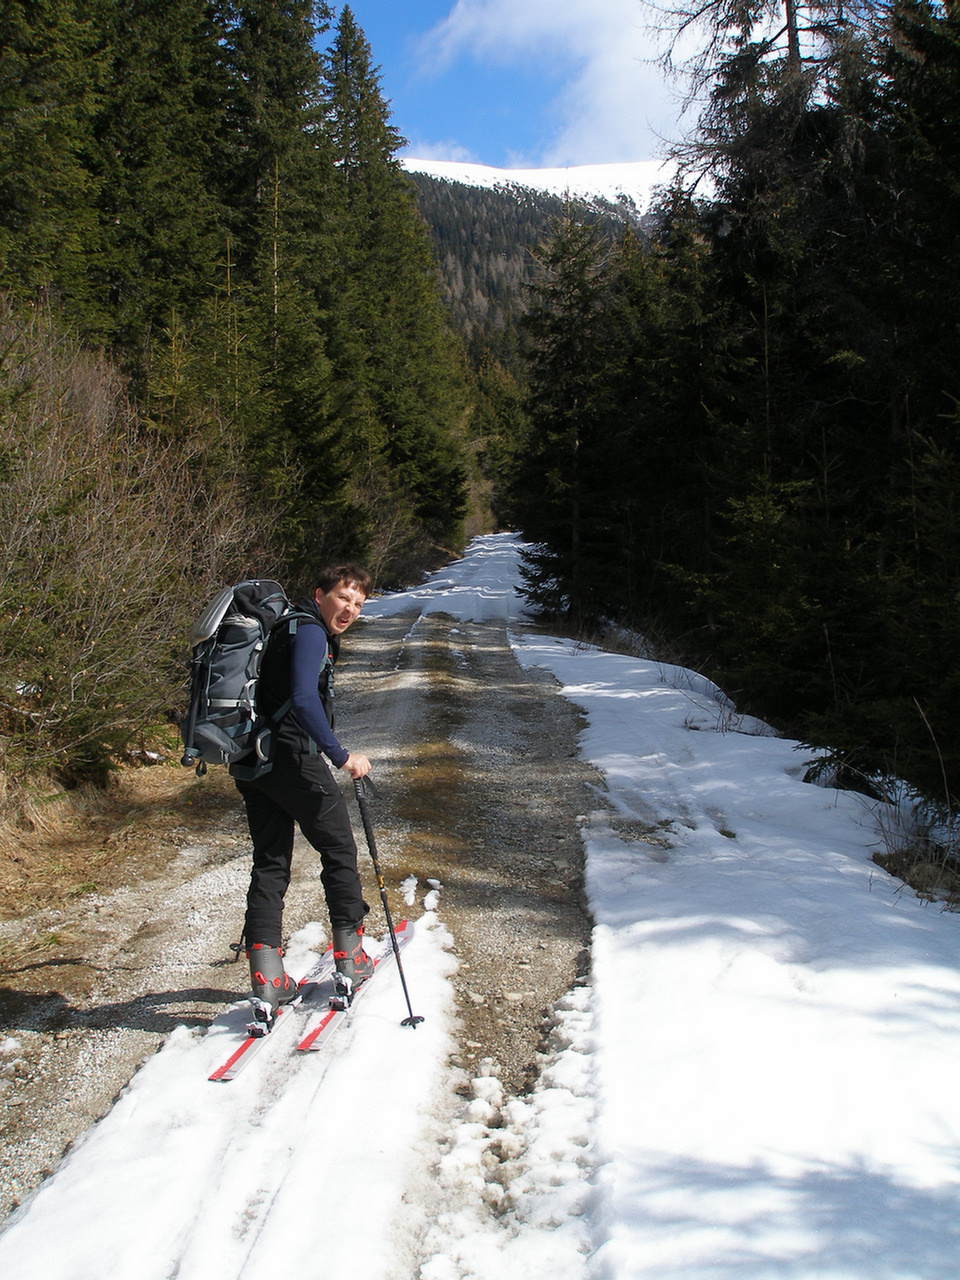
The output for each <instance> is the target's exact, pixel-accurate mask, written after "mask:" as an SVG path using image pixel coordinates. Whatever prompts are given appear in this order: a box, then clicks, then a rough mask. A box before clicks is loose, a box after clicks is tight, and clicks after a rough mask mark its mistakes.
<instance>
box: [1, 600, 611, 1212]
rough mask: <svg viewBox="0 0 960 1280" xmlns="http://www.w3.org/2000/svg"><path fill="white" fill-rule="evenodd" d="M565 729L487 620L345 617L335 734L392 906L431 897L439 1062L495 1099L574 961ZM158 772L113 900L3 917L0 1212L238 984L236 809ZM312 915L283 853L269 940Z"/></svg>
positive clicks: (573, 723)
mask: <svg viewBox="0 0 960 1280" xmlns="http://www.w3.org/2000/svg"><path fill="white" fill-rule="evenodd" d="M580 725H581V722H580V718H579V715H578V713H577V711H576V710H575V709H574V708H573V707H572V706H571V705H570V704H569V703H568V702H566V701H564V700H563V699H562V698H561V697H560V696H559V693H558V692H557V687H556V684H555V682H554V681H553V679H552V677H551V676H549V675H548V674H547V673H546V672H542V671H538V670H531V671H523V670H522V669H521V668H520V666H519V665H518V664H517V662H516V661H515V659H514V657H513V656H512V653H511V651H510V646H509V643H508V641H507V636H506V628H505V626H504V624H503V623H498V622H484V623H482V624H475V623H464V622H458V621H454V620H453V619H451V618H450V617H448V616H446V615H443V614H430V615H427V616H420V615H419V614H417V613H415V612H414V613H410V614H402V615H398V616H396V617H393V618H384V619H375V620H372V621H362V622H360V623H358V624H357V625H356V626H355V628H354V629H353V630H352V631H351V632H350V633H349V634H348V636H347V637H346V639H345V642H344V656H343V661H342V663H341V668H340V670H339V671H338V677H337V729H338V733H339V735H340V737H341V740H342V741H343V743H344V745H345V746H347V747H348V748H349V749H350V750H353V751H363V752H365V753H366V754H367V755H368V756H369V757H370V758H371V760H372V762H373V765H374V773H373V780H374V782H375V784H376V788H377V794H376V797H375V798H374V799H373V800H372V801H371V814H372V816H373V820H374V827H375V832H376V837H377V845H378V850H379V854H380V861H381V865H382V871H383V874H384V879H385V882H386V885H387V889H388V893H389V895H390V903H391V911H392V912H393V914H394V917H395V918H399V917H400V916H402V915H406V914H413V915H414V916H415V915H416V914H417V913H418V911H419V910H420V908H419V906H417V907H415V908H414V909H413V910H412V912H411V909H410V908H409V907H408V906H407V904H406V902H405V901H404V899H403V897H402V896H401V893H400V885H401V884H402V883H403V882H404V881H405V880H407V878H408V877H410V876H415V877H416V878H417V880H418V885H419V887H418V893H417V901H418V902H422V899H423V894H424V892H425V891H426V890H427V881H428V880H436V881H438V882H439V883H440V885H441V886H442V887H441V888H440V891H439V892H440V903H439V912H440V916H441V919H442V920H443V921H444V923H445V924H446V926H447V927H448V929H449V930H450V932H451V934H452V936H453V939H454V952H455V954H456V956H457V958H458V961H459V967H458V970H457V972H456V974H455V976H454V979H453V981H454V984H455V988H456V994H457V1005H458V1014H459V1024H460V1025H459V1046H458V1057H457V1058H455V1059H454V1062H455V1065H459V1066H462V1067H464V1068H466V1069H467V1070H468V1071H469V1069H470V1067H471V1064H472V1063H474V1062H479V1061H480V1060H481V1059H484V1058H492V1059H494V1060H495V1061H496V1062H497V1063H499V1064H500V1078H501V1080H502V1081H503V1082H504V1084H505V1085H506V1086H507V1088H508V1089H510V1090H514V1091H521V1090H523V1089H524V1088H525V1087H527V1086H528V1085H529V1084H530V1083H531V1082H532V1080H533V1079H534V1078H535V1072H536V1062H537V1058H536V1054H537V1049H538V1047H539V1045H540V1041H541V1034H542V1022H543V1015H544V1013H545V1011H546V1010H547V1008H548V1006H549V1005H550V1004H551V1003H552V1002H553V1001H554V1000H556V999H557V998H559V997H560V996H561V995H562V994H563V993H564V992H565V991H566V990H568V989H569V987H570V986H571V985H572V984H573V983H574V982H575V981H576V979H577V977H578V975H580V974H582V972H583V970H584V968H585V966H586V964H587V963H588V951H587V947H588V938H589V928H590V920H589V918H588V915H587V911H586V907H585V901H584V895H583V886H582V871H583V859H582V847H581V842H580V836H579V825H578V817H579V816H580V815H583V814H586V813H588V812H589V811H590V810H592V809H596V808H598V807H600V806H602V804H603V801H602V789H601V788H600V781H599V778H598V777H597V776H596V775H595V774H594V773H593V771H592V770H591V769H590V767H589V766H588V765H586V764H584V763H583V762H582V761H581V760H580V759H579V758H578V756H577V753H576V742H577V734H578V731H579V728H580ZM175 768H177V766H176V765H175V763H174V762H168V763H166V764H159V765H157V766H155V767H154V768H153V769H150V770H146V771H145V773H146V774H147V775H151V776H152V777H154V778H157V779H160V781H158V782H156V783H154V784H153V785H152V787H151V786H150V785H147V786H145V788H143V789H142V794H144V795H147V796H148V797H149V795H150V794H151V792H152V793H153V794H154V795H155V796H156V806H155V808H154V811H152V812H150V813H143V814H142V815H141V816H140V818H139V819H137V817H136V816H134V817H133V818H132V819H131V820H130V822H128V824H127V826H126V829H125V835H124V839H125V842H126V845H127V847H128V848H132V849H133V852H131V853H130V854H129V856H127V857H126V859H125V860H124V861H122V863H121V864H120V865H121V866H122V883H118V884H117V887H116V888H115V889H113V890H112V891H111V892H109V893H105V892H96V893H86V894H81V895H79V896H76V897H72V898H70V899H67V900H64V901H62V902H58V903H57V904H56V905H55V906H46V907H43V908H41V909H38V910H35V911H34V912H32V913H31V914H30V915H29V916H27V917H23V918H19V919H13V920H7V921H4V922H0V956H2V958H3V967H2V970H0V1125H2V1133H0V1138H2V1154H0V1216H2V1215H6V1214H7V1213H9V1212H10V1211H11V1210H12V1209H13V1208H14V1207H15V1206H16V1205H17V1204H18V1203H19V1202H20V1201H21V1200H22V1199H23V1197H24V1196H25V1195H26V1194H28V1193H29V1192H30V1191H31V1190H32V1189H33V1188H34V1187H35V1186H36V1185H37V1184H38V1183H39V1182H40V1181H41V1180H42V1179H43V1178H44V1177H45V1176H47V1175H48V1174H49V1173H50V1172H51V1171H52V1170H53V1168H54V1167H55V1166H56V1164H57V1162H58V1161H59V1159H60V1158H61V1156H62V1155H63V1153H64V1152H65V1150H66V1149H67V1148H68V1147H69V1145H70V1143H71V1142H72V1141H73V1140H74V1139H76V1138H77V1137H78V1136H79V1135H80V1134H81V1133H83V1132H84V1130H86V1129H87V1128H88V1127H89V1126H90V1125H91V1124H92V1123H94V1122H95V1121H96V1120H97V1119H98V1118H99V1117H101V1116H102V1115H104V1114H105V1113H106V1111H107V1110H109V1108H110V1106H111V1103H112V1101H113V1100H114V1098H115V1097H116V1095H117V1094H118V1092H119V1091H120V1090H121V1089H122V1088H123V1087H124V1085H125V1084H126V1083H127V1082H128V1081H129V1079H130V1077H131V1076H132V1075H133V1073H134V1072H135V1071H136V1070H137V1068H138V1067H139V1066H140V1065H141V1064H142V1063H143V1062H144V1061H145V1060H146V1059H147V1058H148V1057H149V1056H150V1055H152V1054H153V1053H155V1052H156V1051H157V1049H158V1048H159V1047H160V1045H161V1044H162V1043H163V1040H164V1038H165V1036H166V1035H167V1034H168V1033H169V1032H170V1031H171V1030H172V1029H173V1028H174V1027H176V1026H178V1025H181V1024H184V1025H187V1026H193V1027H197V1026H204V1025H206V1024H208V1023H209V1022H210V1021H211V1020H212V1019H213V1018H215V1017H216V1016H217V1015H218V1014H219V1013H221V1012H222V1011H223V1010H224V1009H225V1008H226V1007H228V1006H229V1005H230V1004H232V1003H234V1002H235V1001H236V1000H237V999H238V997H239V996H240V995H242V994H243V993H244V992H245V991H246V989H247V973H246V964H245V963H244V962H243V961H241V962H240V963H239V964H234V963H231V959H232V956H231V952H230V943H231V942H234V941H236V939H237V938H238V936H239V933H240V927H241V924H242V917H243V906H244V895H245V893H246V886H247V880H248V876H249V856H250V854H249V839H248V836H247V832H246V826H245V821H244V816H243V810H242V806H241V804H240V802H239V797H238V796H237V794H236V792H235V790H234V789H233V784H232V782H231V781H230V779H229V778H228V777H227V776H226V773H225V771H224V770H221V769H212V770H211V771H210V773H209V774H208V775H207V777H206V778H204V779H202V780H197V779H195V778H194V777H193V775H192V774H187V773H186V771H183V773H182V775H178V776H176V777H174V774H173V770H174V769H175ZM346 789H347V792H348V796H350V795H351V793H352V788H350V787H349V785H347V786H346ZM171 796H173V799H171ZM350 803H351V810H352V813H353V816H354V827H355V830H356V831H357V836H358V844H359V846H360V850H361V853H360V868H361V873H362V875H363V879H364V884H365V887H366V891H367V892H366V896H367V900H368V901H369V902H370V904H371V907H372V911H371V914H370V917H369V925H368V928H369V931H370V932H371V933H374V934H376V935H378V936H379V935H380V934H381V933H382V931H383V927H384V924H383V919H382V909H381V906H380V900H379V894H378V892H377V887H376V884H375V881H374V877H373V874H372V870H371V865H370V861H369V859H368V857H367V855H366V850H365V846H364V841H363V833H362V830H361V827H360V822H359V817H358V815H357V814H356V810H355V807H354V805H353V802H352V797H351V800H350ZM157 808H159V811H160V812H161V813H162V814H163V815H164V822H163V823H162V824H160V829H158V823H157V812H156V809H157ZM310 920H320V921H323V922H324V924H325V925H326V921H327V917H326V912H325V909H324V904H323V895H322V890H321V885H320V879H319V859H318V858H317V856H316V855H315V854H314V853H313V851H312V850H311V849H310V848H309V847H308V846H307V845H306V844H304V843H303V842H302V840H299V839H298V844H297V848H296V854H295V865H294V881H293V884H292V885H291V888H290V891H289V893H288V895H287V904H286V914H285V918H284V928H285V931H286V932H287V933H288V934H289V933H292V932H294V931H295V930H296V929H298V928H300V927H301V926H303V925H304V924H306V923H307V922H308V921H310Z"/></svg>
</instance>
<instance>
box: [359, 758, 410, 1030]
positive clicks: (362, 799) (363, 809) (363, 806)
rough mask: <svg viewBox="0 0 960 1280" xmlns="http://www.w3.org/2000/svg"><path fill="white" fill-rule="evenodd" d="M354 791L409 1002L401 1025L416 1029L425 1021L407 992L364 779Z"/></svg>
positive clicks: (404, 990)
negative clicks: (418, 1013) (406, 1016)
mask: <svg viewBox="0 0 960 1280" xmlns="http://www.w3.org/2000/svg"><path fill="white" fill-rule="evenodd" d="M353 789H354V792H355V793H356V796H357V804H358V805H359V807H360V817H361V818H362V820H363V834H364V835H365V836H366V837H367V848H368V849H369V850H370V861H371V862H372V863H373V870H374V874H375V875H376V877H377V888H378V889H379V890H380V901H381V902H382V903H383V914H384V915H385V916H386V917H387V929H388V930H389V932H390V941H391V942H392V943H393V954H394V955H395V956H396V958H397V972H398V973H399V974H400V985H401V986H402V987H403V996H404V999H405V1000H406V1002H407V1012H408V1013H409V1014H410V1016H409V1018H404V1020H403V1021H402V1022H401V1023H400V1025H401V1027H416V1026H417V1025H418V1024H419V1023H421V1022H422V1021H423V1018H421V1017H418V1016H417V1015H416V1014H415V1013H414V1012H413V1007H412V1006H411V1004H410V993H409V992H408V991H407V980H406V978H405V977H404V976H403V965H402V964H401V963H400V946H399V944H398V942H397V935H396V933H395V932H394V928H393V920H392V919H391V917H390V907H389V905H388V903H387V891H386V888H385V887H384V883H383V876H382V875H381V874H380V863H379V861H378V860H377V842H376V840H374V838H373V825H372V823H371V822H370V813H369V811H368V809H367V798H366V795H365V794H364V792H365V789H366V788H365V784H364V781H363V779H362V778H354V780H353Z"/></svg>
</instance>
